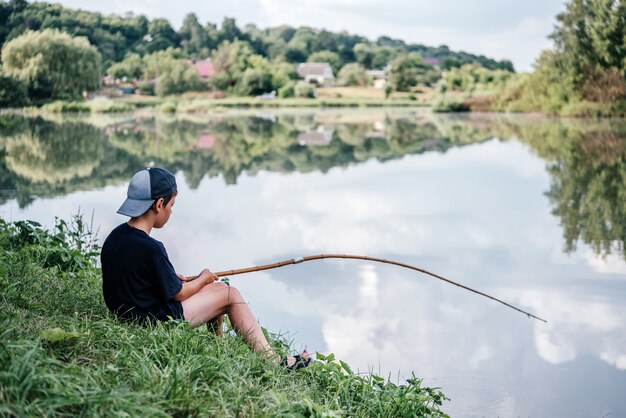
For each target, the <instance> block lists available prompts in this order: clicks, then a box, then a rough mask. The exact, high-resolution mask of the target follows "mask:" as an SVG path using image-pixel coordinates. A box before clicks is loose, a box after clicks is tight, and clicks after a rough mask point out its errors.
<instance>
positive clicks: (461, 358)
mask: <svg viewBox="0 0 626 418" xmlns="http://www.w3.org/2000/svg"><path fill="white" fill-rule="evenodd" d="M409 116H410V117H411V118H413V119H415V118H416V116H415V115H409ZM422 117H424V116H423V115H418V116H417V118H422ZM426 117H427V118H428V117H432V116H426ZM378 119H379V120H380V119H382V120H383V121H384V120H385V119H384V114H383V117H382V118H381V117H380V116H379V117H378ZM479 122H480V123H483V122H481V121H479ZM386 123H387V125H386V126H387V130H389V122H386ZM425 123H432V124H434V125H437V124H439V125H441V124H445V123H446V120H445V118H443V119H434V122H430V121H429V122H425ZM455 123H456V122H455ZM480 123H478V124H476V123H474V124H473V125H472V126H471V128H472V129H478V128H480V129H482V128H484V127H483V126H482V125H480ZM477 127H478V128H477ZM310 128H311V127H310V126H309V127H308V128H307V129H310ZM313 128H315V126H314V124H313ZM157 129H158V124H157ZM324 129H327V130H332V131H333V132H337V131H338V130H340V127H338V126H337V125H336V124H335V125H332V124H330V125H328V124H326V125H325V126H324ZM373 129H374V130H375V128H373ZM395 129H398V131H399V130H400V128H395ZM489 129H491V128H488V129H487V130H486V131H485V132H486V133H487V134H486V137H485V140H472V141H469V140H468V141H466V142H467V143H469V145H464V146H462V147H457V146H455V145H450V146H448V147H446V148H445V149H446V152H445V153H441V152H439V151H438V150H437V146H435V147H433V150H432V151H429V150H428V149H423V150H420V151H417V152H416V151H414V150H413V151H411V152H408V153H407V155H404V156H403V155H402V153H396V155H394V156H393V158H391V160H390V161H387V162H384V163H383V162H381V161H378V160H376V159H372V158H367V159H365V161H364V162H358V163H350V164H348V165H346V164H343V166H340V167H333V166H332V164H331V165H330V166H329V167H328V168H326V169H324V171H326V173H324V174H322V173H321V172H320V171H319V169H311V170H308V171H310V172H307V173H300V172H298V170H297V169H286V170H282V171H287V172H277V171H281V170H278V169H275V168H273V167H272V166H271V164H269V163H261V164H260V165H258V166H257V168H255V170H256V171H258V173H256V175H254V176H250V175H245V174H244V175H241V174H238V175H237V176H236V182H237V184H236V186H232V185H227V184H226V183H228V182H229V181H225V178H224V177H223V174H220V173H217V174H215V176H214V177H204V178H202V177H200V179H199V181H196V182H194V184H193V186H194V187H193V188H190V187H189V184H190V183H189V178H188V177H189V174H188V173H185V174H184V173H183V172H184V171H185V168H184V167H183V168H180V169H182V170H183V172H179V173H178V182H179V188H180V194H179V196H178V198H177V202H176V206H175V209H174V215H173V217H172V219H171V221H170V223H169V224H168V225H167V227H166V228H165V229H163V230H160V231H155V233H154V234H153V236H154V237H155V238H157V239H159V240H161V241H163V242H164V243H165V245H166V247H167V248H168V251H169V254H170V257H171V259H172V261H173V264H174V265H175V266H176V267H177V269H178V270H179V271H180V272H181V273H184V274H191V273H193V272H197V271H199V270H200V269H201V268H203V267H205V266H209V267H210V268H211V269H212V270H225V269H231V268H238V267H245V266H249V265H254V264H260V263H266V262H272V261H277V260H282V259H287V258H291V257H294V256H300V255H311V254H317V253H330V252H339V253H351V254H365V255H370V256H375V257H383V258H389V259H394V260H398V261H402V262H406V263H409V264H414V265H417V266H420V267H423V268H426V269H428V270H430V271H433V272H437V273H439V274H442V275H444V276H446V277H449V278H451V279H453V280H457V281H459V282H462V283H464V284H466V285H468V286H471V287H474V288H477V289H479V290H481V291H484V292H486V293H490V294H493V295H495V296H497V297H499V298H501V299H504V300H506V301H508V302H510V303H512V304H515V305H518V306H520V307H521V308H522V309H525V310H529V311H531V312H533V313H535V314H536V315H538V316H541V317H543V318H546V319H547V320H548V321H549V322H548V324H543V323H540V322H538V321H531V320H529V319H527V318H526V317H525V316H523V315H522V314H520V313H518V312H515V311H513V310H510V309H507V308H505V307H504V306H502V305H499V304H496V303H494V302H490V301H488V300H487V299H484V298H481V297H480V296H477V295H474V294H471V293H469V292H466V291H464V290H462V289H459V288H456V287H453V286H450V285H447V284H445V283H442V282H440V281H437V280H434V279H432V278H430V277H427V276H423V275H419V274H417V273H415V272H411V271H408V270H407V271H405V270H403V269H400V268H397V267H392V266H386V265H378V264H371V263H365V262H356V261H336V260H327V261H319V262H311V263H305V264H300V265H298V266H290V267H285V268H282V269H278V270H272V271H267V272H262V273H255V274H250V275H245V276H237V277H233V278H232V279H231V283H232V284H234V285H235V286H237V287H238V288H240V289H241V291H242V292H243V294H244V295H245V296H246V297H247V299H248V300H249V303H250V305H251V306H252V308H253V310H254V312H255V313H256V315H257V316H258V317H259V319H260V321H261V322H262V324H263V325H264V326H266V327H268V328H269V329H270V330H274V331H279V330H289V331H290V332H291V336H292V337H293V338H294V339H295V341H296V343H297V344H298V345H299V346H304V345H306V346H307V347H308V348H309V350H316V351H320V352H324V353H326V352H334V353H335V354H336V355H337V356H338V357H339V358H342V359H345V360H347V361H348V362H349V363H350V364H351V365H352V366H353V367H354V368H358V369H360V370H368V369H372V370H374V371H376V372H379V373H382V374H383V375H388V374H389V375H390V376H391V377H392V378H393V379H394V380H395V379H397V378H398V377H399V378H400V379H404V378H406V377H409V376H410V373H411V371H414V372H415V374H416V375H417V376H419V377H423V378H424V379H425V384H427V385H434V386H441V387H442V388H443V389H444V392H445V393H446V394H447V395H448V396H449V397H451V398H452V401H451V402H449V403H448V405H447V407H446V410H447V411H448V412H449V413H451V414H452V416H532V417H538V416H580V417H589V416H603V415H604V414H606V413H609V412H610V413H613V414H614V415H613V416H624V415H626V404H625V402H624V401H623V391H624V388H626V309H624V305H623V301H624V300H625V299H626V262H625V259H624V256H623V254H621V253H620V252H619V251H612V252H611V254H609V255H606V256H602V255H598V250H597V247H598V245H594V242H593V241H591V245H588V244H581V243H580V242H579V243H578V245H577V248H576V249H575V251H571V252H570V253H566V252H564V250H563V249H564V247H567V245H566V244H565V243H564V227H563V226H561V223H564V222H565V221H563V219H565V218H560V217H559V216H555V215H553V214H552V211H553V210H554V209H555V202H554V201H552V202H551V201H550V200H549V199H550V198H549V196H546V192H548V191H550V190H552V191H554V189H555V180H554V178H555V177H554V176H555V174H554V173H555V172H559V170H561V171H565V172H567V164H568V163H567V162H566V163H563V162H562V161H560V160H559V159H558V158H557V159H556V163H555V162H554V160H553V161H550V160H549V159H546V160H544V159H542V158H540V157H539V156H538V155H541V156H542V157H543V158H546V156H545V152H546V151H545V149H544V148H543V142H542V143H541V144H539V145H537V144H536V143H534V142H533V140H532V139H525V138H524V137H522V138H521V141H517V140H504V141H503V140H499V139H489V138H494V137H495V136H497V135H496V133H492V134H491V135H489ZM547 129H551V128H547ZM209 131H210V130H209ZM438 132H441V128H439V131H438ZM296 133H297V132H296ZM296 133H292V134H291V135H292V136H295V135H296ZM335 135H336V134H335ZM5 136H6V135H5ZM260 137H261V138H262V134H261V135H260ZM104 138H108V140H109V141H110V140H111V139H110V136H108V137H107V136H106V135H103V138H95V139H94V141H102V140H107V139H104ZM195 138H198V137H197V136H195V137H193V138H192V139H191V140H189V141H191V142H192V143H194V141H196V139H195ZM9 140H10V139H9ZM200 140H202V139H200ZM261 140H262V139H261ZM293 140H294V138H292V142H293ZM387 140H389V138H387ZM614 140H615V139H614ZM4 141H5V148H6V141H8V140H7V139H6V137H5V138H4ZM204 141H205V145H206V144H207V142H206V141H207V138H206V136H205V138H204ZM214 141H218V142H219V138H216V139H214ZM333 141H337V138H335V139H334V140H333ZM423 141H426V140H423ZM617 141H618V144H619V143H620V142H619V141H624V137H618V139H617ZM209 142H210V141H209ZM442 142H444V141H443V140H441V139H440V140H439V143H442ZM451 142H454V141H451ZM462 142H463V141H461V142H459V143H458V145H460V144H461V143H462ZM545 142H546V143H548V141H545ZM399 143H402V141H400V142H399ZM224 144H225V147H224V149H223V150H222V151H220V150H218V149H215V148H213V150H211V151H210V152H213V153H217V152H226V151H228V150H229V148H228V147H227V146H226V145H228V142H227V141H225V142H224ZM252 145H254V143H253V144H252ZM548 145H549V144H548ZM149 146H150V144H148V143H142V144H141V146H139V147H138V149H145V148H146V147H149ZM303 146H306V145H303ZM309 146H310V147H312V146H313V145H309ZM318 147H320V148H318V150H320V151H315V152H321V150H322V148H321V147H322V146H319V145H318ZM105 152H108V151H106V150H105ZM187 152H188V151H187ZM198 152H199V151H198ZM9 157H11V156H10V155H9ZM142 157H143V156H142ZM189 158H191V157H189ZM309 158H310V157H309ZM144 159H145V158H144ZM155 159H156V160H157V163H160V164H161V165H165V166H168V163H167V161H159V160H158V157H157V158H155ZM383 159H385V158H383ZM220 161H221V160H220ZM3 164H5V163H4V162H3ZM133 164H135V165H136V162H134V163H132V164H129V168H124V169H122V170H121V172H122V173H124V175H127V177H128V178H130V175H132V173H133V172H134V170H135V169H139V168H140V167H134V166H133ZM263 164H267V165H268V168H267V170H269V171H267V170H264V169H262V165H263ZM339 165H342V164H339ZM6 166H10V164H8V163H6ZM81 167H82V166H81ZM546 167H548V169H546ZM555 167H556V168H555ZM564 167H565V168H564ZM169 168H172V169H176V168H177V166H176V163H171V164H170V166H169ZM5 170H6V169H5ZM8 170H9V172H10V167H9V169H8ZM124 170H126V171H128V170H130V171H129V172H128V173H127V174H126V172H125V171H124ZM555 170H556V171H555ZM577 171H578V170H577ZM5 172H7V171H5ZM118 177H119V178H116V179H115V180H111V181H103V187H85V188H82V189H81V188H80V187H78V189H77V190H75V191H71V192H70V193H69V194H65V195H62V196H59V197H43V198H35V199H34V201H32V203H27V204H26V205H24V204H22V205H21V206H25V207H23V208H20V205H18V204H17V202H16V200H15V199H10V198H7V199H4V201H5V202H6V203H4V204H3V205H2V206H0V215H1V216H2V217H3V218H4V219H9V220H17V219H26V218H27V219H33V220H37V221H40V222H42V223H44V224H48V225H49V224H51V223H52V220H53V217H54V216H55V215H56V216H61V217H66V218H67V217H69V216H70V215H71V214H73V213H76V210H77V208H78V207H80V208H81V210H82V211H83V212H85V213H88V214H89V213H91V212H92V211H93V212H94V223H95V224H96V225H99V226H100V236H101V237H104V236H106V234H108V232H109V231H110V230H111V229H113V228H114V227H115V226H116V225H117V224H119V223H121V222H123V221H124V218H123V217H121V216H119V215H116V214H115V210H116V209H117V207H118V206H119V204H120V203H121V202H122V201H123V199H124V198H125V193H126V185H125V184H120V178H121V177H122V176H121V175H120V176H118ZM556 178H559V177H558V176H557V177H556ZM559 181H560V180H559ZM231 183H232V181H231ZM557 183H558V182H557ZM16 184H17V183H16ZM625 187H626V185H625ZM88 189H92V190H88ZM563 193H564V192H563ZM622 193H626V192H622ZM60 194H62V193H60ZM557 194H558V193H557ZM620 196H622V195H620ZM614 204H616V205H624V202H623V201H617V202H614ZM583 234H584V231H582V232H581V235H583ZM608 241H609V242H611V240H610V239H609V240H608ZM588 242H589V241H588ZM595 242H596V243H597V242H602V240H600V241H595ZM617 244H618V245H619V242H618V243H617ZM621 245H623V242H622V243H621ZM600 247H601V245H600Z"/></svg>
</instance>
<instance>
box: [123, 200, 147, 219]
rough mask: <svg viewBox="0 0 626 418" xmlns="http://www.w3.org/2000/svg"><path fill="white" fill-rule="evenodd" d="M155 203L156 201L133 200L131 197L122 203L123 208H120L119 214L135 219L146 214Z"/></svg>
mask: <svg viewBox="0 0 626 418" xmlns="http://www.w3.org/2000/svg"><path fill="white" fill-rule="evenodd" d="M153 203H154V200H138V199H131V198H130V197H129V198H127V199H126V200H125V201H124V203H122V206H120V208H119V209H118V210H117V213H119V214H122V215H126V216H130V217H131V218H134V217H137V216H141V215H143V214H144V213H146V211H147V210H148V209H150V206H152V204H153Z"/></svg>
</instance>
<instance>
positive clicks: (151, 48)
mask: <svg viewBox="0 0 626 418" xmlns="http://www.w3.org/2000/svg"><path fill="white" fill-rule="evenodd" d="M146 42H148V44H147V48H146V50H147V51H148V52H156V51H161V50H163V49H167V48H176V47H177V46H178V35H177V34H176V32H175V31H174V29H173V28H172V25H170V22H168V21H167V19H154V20H153V21H152V22H150V23H149V24H148V34H147V38H146Z"/></svg>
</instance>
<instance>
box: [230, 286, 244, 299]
mask: <svg viewBox="0 0 626 418" xmlns="http://www.w3.org/2000/svg"><path fill="white" fill-rule="evenodd" d="M228 292H229V293H228V296H229V297H228V302H230V303H241V302H243V297H242V296H241V293H239V290H237V288H236V287H233V286H229V288H228Z"/></svg>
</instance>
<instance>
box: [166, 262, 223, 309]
mask: <svg viewBox="0 0 626 418" xmlns="http://www.w3.org/2000/svg"><path fill="white" fill-rule="evenodd" d="M179 277H181V276H180V275H179ZM191 277H194V276H191ZM216 280H219V277H217V276H216V275H215V274H213V273H211V271H210V270H209V269H204V270H202V272H201V273H200V274H199V275H198V276H195V279H192V280H191V281H183V283H182V284H183V287H182V289H180V292H178V294H177V295H176V297H175V299H176V300H177V301H178V302H182V301H183V300H185V299H187V298H188V297H190V296H193V295H195V294H196V293H198V292H199V291H200V289H202V288H203V287H204V286H206V285H207V284H209V283H213V282H214V281H216Z"/></svg>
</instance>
